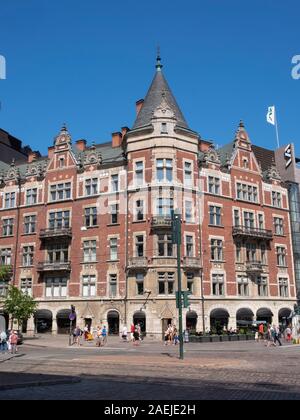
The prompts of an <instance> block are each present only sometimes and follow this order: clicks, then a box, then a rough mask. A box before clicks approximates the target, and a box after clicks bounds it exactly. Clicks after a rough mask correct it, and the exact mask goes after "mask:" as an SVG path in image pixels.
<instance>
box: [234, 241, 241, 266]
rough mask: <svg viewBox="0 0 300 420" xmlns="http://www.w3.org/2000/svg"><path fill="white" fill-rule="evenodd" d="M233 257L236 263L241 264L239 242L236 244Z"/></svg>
mask: <svg viewBox="0 0 300 420" xmlns="http://www.w3.org/2000/svg"><path fill="white" fill-rule="evenodd" d="M235 256H236V262H239V263H240V262H242V244H241V242H237V243H236V245H235Z"/></svg>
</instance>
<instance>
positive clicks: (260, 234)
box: [232, 226, 273, 241]
mask: <svg viewBox="0 0 300 420" xmlns="http://www.w3.org/2000/svg"><path fill="white" fill-rule="evenodd" d="M232 235H233V236H234V237H238V238H242V237H247V238H255V239H263V240H268V241H271V240H272V239H273V232H272V231H271V230H267V229H259V228H252V227H246V226H234V227H233V228H232Z"/></svg>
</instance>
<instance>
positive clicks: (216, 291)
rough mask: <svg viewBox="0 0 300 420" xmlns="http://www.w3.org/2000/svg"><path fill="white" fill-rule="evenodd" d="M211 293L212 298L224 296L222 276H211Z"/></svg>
mask: <svg viewBox="0 0 300 420" xmlns="http://www.w3.org/2000/svg"><path fill="white" fill-rule="evenodd" d="M212 292H213V295H214V296H224V294H225V290H224V274H213V275H212Z"/></svg>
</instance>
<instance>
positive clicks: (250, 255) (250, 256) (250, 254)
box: [246, 243, 257, 262]
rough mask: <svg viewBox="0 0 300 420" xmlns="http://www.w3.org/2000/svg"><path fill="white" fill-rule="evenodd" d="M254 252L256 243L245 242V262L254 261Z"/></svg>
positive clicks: (255, 251) (255, 259)
mask: <svg viewBox="0 0 300 420" xmlns="http://www.w3.org/2000/svg"><path fill="white" fill-rule="evenodd" d="M256 254H257V247H256V244H251V243H247V244H246V257H247V262H256V261H257V258H256Z"/></svg>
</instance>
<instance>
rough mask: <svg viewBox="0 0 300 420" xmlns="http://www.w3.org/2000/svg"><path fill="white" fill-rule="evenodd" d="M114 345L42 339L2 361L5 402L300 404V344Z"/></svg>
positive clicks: (1, 388) (0, 396)
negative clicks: (181, 349) (181, 356)
mask: <svg viewBox="0 0 300 420" xmlns="http://www.w3.org/2000/svg"><path fill="white" fill-rule="evenodd" d="M178 353H179V348H178V346H165V345H164V344H163V343H160V342H153V341H150V340H147V339H146V340H145V341H143V342H141V344H140V345H139V346H137V347H136V346H133V344H132V343H124V342H121V341H120V339H119V338H117V337H113V338H109V339H108V343H107V346H106V347H104V348H103V347H102V348H96V347H95V345H94V343H86V344H84V346H82V347H75V346H72V347H68V338H67V337H65V336H58V337H52V336H41V338H40V339H35V340H27V341H26V342H25V344H24V345H22V346H20V347H19V354H18V357H16V358H10V357H7V356H2V355H0V399H1V400H4V399H5V400H15V399H24V400H29V399H35V400H36V399H38V400H47V399H57V400H65V399H81V400H88V399H94V400H97V399H98V400H166V401H172V400H180V399H181V400H203V399H211V400H216V399H217V400H220V399H230V400H236V399H245V400H253V399H257V400H260V399H263V400H266V399H268V400H274V399H275V400H276V399H279V400H286V399H289V400H300V363H299V360H300V346H288V345H284V346H283V347H276V348H274V347H270V348H267V347H265V346H264V344H263V343H262V342H261V343H255V342H252V341H251V342H249V341H248V342H233V343H230V342H229V343H210V344H199V343H189V344H186V345H185V353H184V355H185V359H184V360H183V361H182V360H179V359H178Z"/></svg>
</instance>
